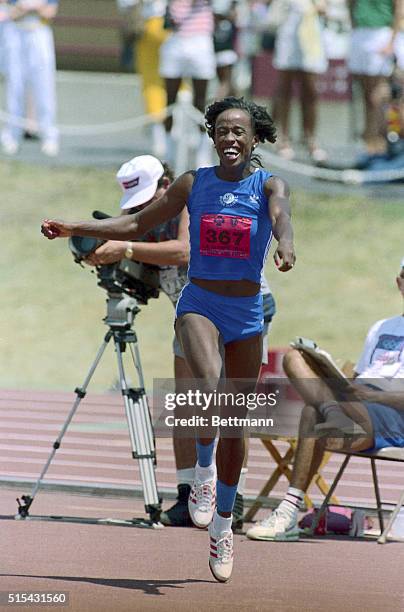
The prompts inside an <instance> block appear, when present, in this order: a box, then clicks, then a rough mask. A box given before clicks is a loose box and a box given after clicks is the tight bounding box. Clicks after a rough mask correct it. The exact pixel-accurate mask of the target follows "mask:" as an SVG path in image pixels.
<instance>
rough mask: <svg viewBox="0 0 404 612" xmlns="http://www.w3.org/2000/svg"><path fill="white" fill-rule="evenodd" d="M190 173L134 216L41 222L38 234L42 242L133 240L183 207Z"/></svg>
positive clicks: (190, 182) (190, 181) (186, 198)
mask: <svg viewBox="0 0 404 612" xmlns="http://www.w3.org/2000/svg"><path fill="white" fill-rule="evenodd" d="M193 180H194V179H193V173H191V172H186V173H185V174H183V175H181V176H180V177H179V178H178V179H177V180H176V181H174V183H173V184H172V185H170V187H169V188H168V189H167V191H166V192H165V193H164V194H163V195H162V197H161V198H159V199H158V200H156V201H155V202H153V203H152V204H150V205H149V206H147V207H146V208H144V209H143V210H141V211H140V212H138V213H136V214H134V215H120V216H119V217H110V218H109V219H102V220H95V219H94V220H92V221H73V222H70V223H69V222H65V221H58V220H54V219H45V220H44V221H43V223H42V227H41V232H42V233H43V235H44V236H46V238H49V239H50V240H53V239H54V238H69V237H70V236H91V237H94V238H101V239H104V240H136V239H137V238H139V237H140V236H143V234H145V233H146V232H147V231H149V230H150V229H152V228H153V227H155V226H156V225H159V224H160V223H165V222H166V221H168V220H169V219H172V218H173V217H176V216H177V215H179V214H180V212H181V211H182V210H183V208H184V206H186V203H187V200H188V196H189V194H190V192H191V189H192V183H193Z"/></svg>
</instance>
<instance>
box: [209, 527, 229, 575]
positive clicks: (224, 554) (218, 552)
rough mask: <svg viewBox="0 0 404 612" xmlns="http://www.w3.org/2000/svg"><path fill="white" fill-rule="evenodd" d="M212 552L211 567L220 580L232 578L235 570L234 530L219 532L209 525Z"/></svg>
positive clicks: (210, 555) (210, 557) (210, 554)
mask: <svg viewBox="0 0 404 612" xmlns="http://www.w3.org/2000/svg"><path fill="white" fill-rule="evenodd" d="M209 539H210V553H209V567H210V571H211V572H212V574H213V576H214V577H215V578H216V580H218V581H219V582H227V581H228V580H230V577H231V573H232V570H233V532H232V531H231V530H230V531H225V532H224V533H218V532H216V531H215V529H214V527H213V523H211V524H210V525H209Z"/></svg>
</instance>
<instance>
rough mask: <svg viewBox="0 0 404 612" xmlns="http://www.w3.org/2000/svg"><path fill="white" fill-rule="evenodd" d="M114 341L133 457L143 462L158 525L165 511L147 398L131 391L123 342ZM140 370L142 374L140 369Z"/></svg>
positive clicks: (146, 488) (142, 392) (145, 486)
mask: <svg viewBox="0 0 404 612" xmlns="http://www.w3.org/2000/svg"><path fill="white" fill-rule="evenodd" d="M114 341H115V350H116V354H117V360H118V369H119V379H120V384H121V391H122V396H123V398H124V403H125V412H126V418H127V422H128V428H129V436H130V441H131V445H132V456H133V458H134V459H138V461H139V469H140V476H141V479H142V486H143V496H144V501H145V509H146V512H147V513H149V514H150V517H151V519H152V520H153V521H158V519H159V514H160V510H161V509H160V500H159V496H158V491H157V483H156V475H155V468H154V460H155V457H156V452H155V446H154V437H153V428H152V423H151V418H150V411H149V407H148V404H147V397H146V393H145V390H144V388H143V387H140V388H138V389H129V388H128V386H127V382H126V377H125V371H124V366H123V359H122V347H121V343H122V340H121V339H119V338H117V337H115V336H114ZM139 364H140V362H139ZM137 370H138V372H139V367H137ZM139 378H140V377H139Z"/></svg>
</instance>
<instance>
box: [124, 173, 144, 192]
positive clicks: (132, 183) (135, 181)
mask: <svg viewBox="0 0 404 612" xmlns="http://www.w3.org/2000/svg"><path fill="white" fill-rule="evenodd" d="M139 180H140V178H139V177H138V176H137V177H136V178H134V179H131V180H130V181H125V182H122V185H123V186H124V188H125V189H132V188H133V187H137V185H139Z"/></svg>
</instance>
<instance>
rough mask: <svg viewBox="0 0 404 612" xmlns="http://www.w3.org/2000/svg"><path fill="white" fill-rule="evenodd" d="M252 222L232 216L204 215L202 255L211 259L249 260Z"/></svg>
mask: <svg viewBox="0 0 404 612" xmlns="http://www.w3.org/2000/svg"><path fill="white" fill-rule="evenodd" d="M251 223H252V220H251V219H249V218H247V217H235V216H232V215H202V217H201V231H200V253H201V255H208V256H211V257H233V258H236V259H247V258H248V257H249V256H250V234H251Z"/></svg>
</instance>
